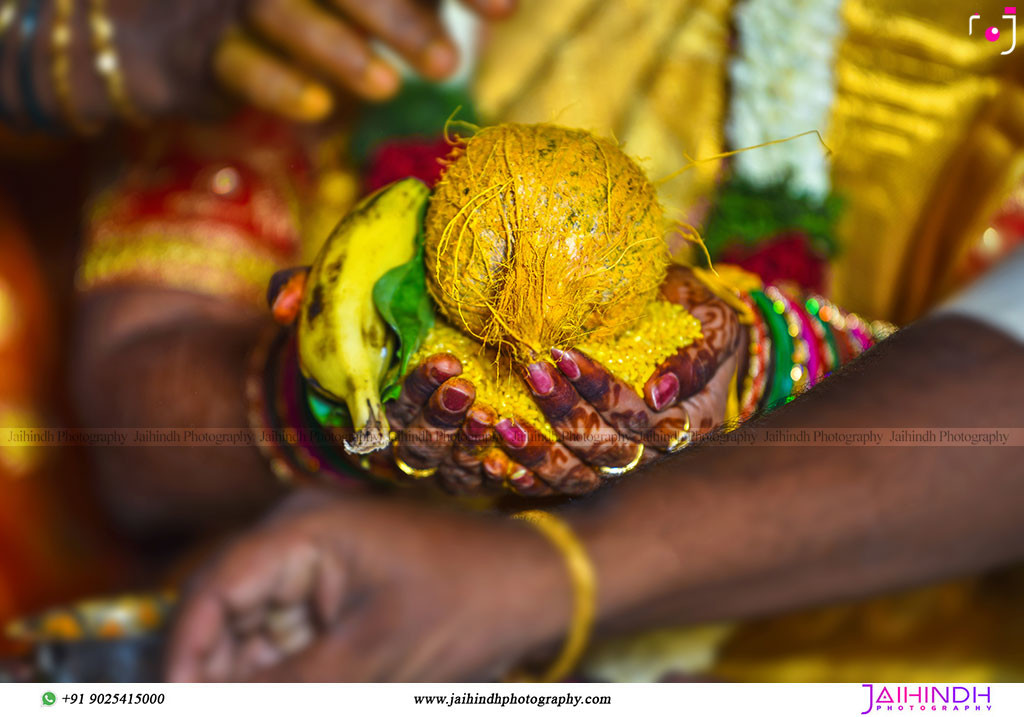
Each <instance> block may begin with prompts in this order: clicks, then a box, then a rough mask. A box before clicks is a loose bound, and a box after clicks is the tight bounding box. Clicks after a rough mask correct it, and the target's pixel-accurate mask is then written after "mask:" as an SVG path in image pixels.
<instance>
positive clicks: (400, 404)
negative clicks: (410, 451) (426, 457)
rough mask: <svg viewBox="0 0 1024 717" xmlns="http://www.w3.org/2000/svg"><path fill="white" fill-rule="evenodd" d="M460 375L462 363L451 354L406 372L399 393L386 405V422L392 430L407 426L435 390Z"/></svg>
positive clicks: (436, 357) (432, 357)
mask: <svg viewBox="0 0 1024 717" xmlns="http://www.w3.org/2000/svg"><path fill="white" fill-rule="evenodd" d="M460 373H462V364H461V363H459V360H458V359H457V358H455V357H454V356H452V355H451V354H434V355H433V356H430V357H429V358H427V360H426V361H424V362H423V363H421V364H420V365H419V366H417V367H416V368H414V369H413V370H412V371H410V372H409V375H408V376H406V377H405V380H404V381H403V382H402V393H401V394H399V396H398V398H397V399H395V400H394V401H392V402H389V403H388V404H387V407H386V410H387V415H388V422H389V423H390V424H391V427H392V428H394V429H395V430H401V429H402V428H404V427H405V426H407V425H409V422H410V421H412V419H413V418H415V417H416V415H417V414H418V413H419V412H420V411H422V410H423V407H424V406H425V405H426V403H427V401H428V400H430V397H431V396H432V395H433V393H434V391H436V390H437V388H438V387H439V386H440V385H441V384H442V383H444V382H445V381H447V380H448V379H450V378H451V377H452V376H458V375H459V374H460Z"/></svg>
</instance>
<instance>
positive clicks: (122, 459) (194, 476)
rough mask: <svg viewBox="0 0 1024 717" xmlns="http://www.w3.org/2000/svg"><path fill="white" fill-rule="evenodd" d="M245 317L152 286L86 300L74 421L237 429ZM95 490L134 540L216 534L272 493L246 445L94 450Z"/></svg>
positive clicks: (250, 319) (254, 333) (251, 318)
mask: <svg viewBox="0 0 1024 717" xmlns="http://www.w3.org/2000/svg"><path fill="white" fill-rule="evenodd" d="M265 323H266V319H265V318H263V317H261V316H259V315H258V314H257V313H256V312H254V311H250V310H246V309H244V308H241V307H236V306H233V305H232V304H230V303H226V302H222V301H219V300H217V299H213V298H207V297H202V296H196V295H191V294H187V293H183V292H177V291H170V290H161V289H142V288H140V289H122V290H116V291H102V292H96V293H92V294H90V295H88V296H87V297H86V298H85V299H84V301H83V304H82V306H81V311H80V316H79V322H78V326H77V335H76V343H77V345H76V347H75V348H76V350H75V354H74V355H75V356H76V359H75V362H74V369H73V376H72V380H73V384H74V394H75V401H76V404H77V409H78V412H79V414H80V417H81V420H82V422H83V424H84V425H85V426H89V427H96V428H178V429H184V428H244V427H246V426H247V425H248V424H247V420H246V410H247V407H246V403H245V394H244V390H243V386H244V384H243V382H244V378H245V374H246V359H247V355H248V352H249V350H250V348H251V347H252V346H253V345H254V343H255V342H256V340H257V337H258V335H259V333H260V331H261V330H262V328H263V327H264V326H265ZM93 455H94V458H95V462H96V468H97V470H96V473H97V477H98V480H99V487H100V491H101V493H102V495H103V497H104V499H105V501H106V503H107V505H108V506H109V507H110V509H111V511H112V513H113V515H114V517H115V519H116V520H117V521H118V522H119V523H120V524H121V525H122V526H123V527H126V528H128V529H130V530H132V531H134V532H137V533H140V534H143V535H159V534H165V533H178V532H186V533H188V532H196V531H203V530H208V529H212V528H217V529H225V528H229V527H230V526H231V525H232V524H236V523H238V522H239V521H241V520H243V519H246V518H249V517H252V516H253V515H255V514H257V513H258V512H259V511H260V510H261V509H263V508H265V507H266V506H267V505H268V504H269V503H271V502H272V501H273V500H274V499H275V498H277V497H278V496H279V495H280V494H281V493H282V489H281V486H280V484H279V483H278V481H277V480H276V479H275V478H274V477H273V476H272V475H271V474H270V471H269V470H268V468H267V466H266V463H265V461H264V460H263V459H262V457H261V456H260V455H259V452H258V450H257V449H256V448H253V447H223V446H221V447H218V446H184V447H179V446H168V447H166V448H165V447H145V448H142V447H135V448H131V447H129V448H96V449H94V451H93Z"/></svg>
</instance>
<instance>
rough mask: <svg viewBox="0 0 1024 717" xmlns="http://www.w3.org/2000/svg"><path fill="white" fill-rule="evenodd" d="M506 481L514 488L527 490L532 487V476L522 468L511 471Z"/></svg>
mask: <svg viewBox="0 0 1024 717" xmlns="http://www.w3.org/2000/svg"><path fill="white" fill-rule="evenodd" d="M508 479H509V482H511V483H512V484H513V485H515V487H516V488H529V487H530V486H532V485H533V476H531V475H530V472H529V471H528V470H526V469H525V468H523V467H522V466H520V467H519V468H516V469H515V470H514V471H512V473H511V474H510V475H509V477H508Z"/></svg>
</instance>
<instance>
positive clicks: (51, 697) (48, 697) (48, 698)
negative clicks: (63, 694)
mask: <svg viewBox="0 0 1024 717" xmlns="http://www.w3.org/2000/svg"><path fill="white" fill-rule="evenodd" d="M56 701H57V695H55V694H53V693H52V692H44V693H43V704H44V705H46V706H47V707H49V706H50V705H52V704H54V703H55V702H56Z"/></svg>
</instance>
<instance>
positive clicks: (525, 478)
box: [505, 461, 556, 498]
mask: <svg viewBox="0 0 1024 717" xmlns="http://www.w3.org/2000/svg"><path fill="white" fill-rule="evenodd" d="M505 484H506V485H507V486H508V487H509V488H511V489H512V491H513V492H514V493H516V494H517V495H521V496H524V497H526V498H543V497H546V496H552V495H555V494H556V493H555V490H554V489H552V488H551V487H550V486H548V484H547V483H545V482H544V481H542V480H540V478H538V477H537V474H536V473H534V472H533V471H531V470H530V469H529V468H527V467H526V466H524V465H521V464H519V463H516V462H515V461H509V464H508V475H506V476H505Z"/></svg>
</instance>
